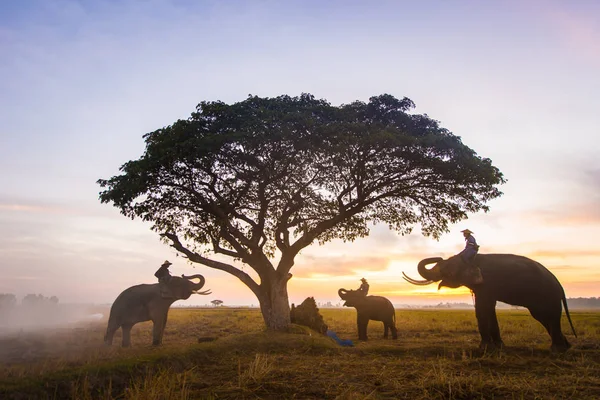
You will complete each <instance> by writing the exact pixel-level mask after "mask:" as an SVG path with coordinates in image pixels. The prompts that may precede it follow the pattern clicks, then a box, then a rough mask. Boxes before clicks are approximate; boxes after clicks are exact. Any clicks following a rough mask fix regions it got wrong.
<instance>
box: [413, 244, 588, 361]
mask: <svg viewBox="0 0 600 400" xmlns="http://www.w3.org/2000/svg"><path fill="white" fill-rule="evenodd" d="M433 263H435V265H434V266H433V267H432V268H431V269H427V268H426V266H427V265H429V264H433ZM473 263H474V265H475V266H477V267H479V269H480V271H481V275H482V277H483V282H482V283H479V284H473V283H470V278H469V273H468V272H467V271H466V267H465V265H464V264H463V261H462V260H461V258H460V256H458V255H457V256H453V257H450V258H448V259H447V260H444V259H443V258H441V257H433V258H426V259H424V260H421V262H419V264H418V271H419V274H420V275H421V276H422V277H423V278H424V279H425V280H416V279H412V278H410V277H409V276H407V275H406V274H404V272H403V273H402V274H403V275H404V279H405V280H407V281H408V282H409V283H412V284H414V285H428V284H430V283H433V282H438V281H439V282H440V283H439V286H438V289H439V288H441V287H443V286H447V287H451V288H456V287H459V286H466V287H468V288H469V289H471V290H472V292H473V294H474V296H475V315H476V317H477V324H478V327H479V333H480V335H481V344H480V346H481V347H482V348H488V347H490V348H494V347H501V346H503V345H504V343H503V342H502V339H501V338H500V329H499V327H498V319H497V318H496V302H497V301H501V302H504V303H508V304H512V305H515V306H522V307H526V308H527V309H529V312H530V313H531V315H532V316H533V318H535V319H536V320H538V321H539V322H540V323H541V324H542V325H543V326H544V328H546V330H547V331H548V334H550V337H551V338H552V347H551V349H552V350H554V351H565V350H567V349H568V348H569V347H571V345H570V344H569V342H568V341H567V338H566V337H565V336H564V335H563V333H562V330H561V327H560V319H561V315H562V304H564V305H565V311H566V314H567V318H568V320H569V324H570V325H571V329H572V330H573V334H574V335H575V337H577V334H576V333H575V328H573V323H572V322H571V316H570V315H569V308H568V307H567V299H566V297H565V291H564V290H563V287H562V286H561V284H560V282H559V281H558V279H556V277H555V276H554V275H553V274H552V272H550V271H548V270H547V269H546V268H545V267H544V266H543V265H542V264H540V263H538V262H536V261H534V260H531V259H529V258H527V257H523V256H518V255H514V254H478V255H476V256H475V258H474V260H473ZM561 303H562V304H561Z"/></svg>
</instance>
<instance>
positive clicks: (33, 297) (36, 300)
mask: <svg viewBox="0 0 600 400" xmlns="http://www.w3.org/2000/svg"><path fill="white" fill-rule="evenodd" d="M43 299H44V296H42V295H41V294H33V293H30V294H28V295H26V296H25V297H23V300H21V304H22V305H24V306H36V305H38V304H40V303H41V302H42V300H43Z"/></svg>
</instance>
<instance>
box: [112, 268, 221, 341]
mask: <svg viewBox="0 0 600 400" xmlns="http://www.w3.org/2000/svg"><path fill="white" fill-rule="evenodd" d="M196 278H198V279H199V280H200V282H198V283H194V282H192V279H196ZM204 283H205V279H204V277H203V276H202V275H192V276H185V275H181V278H180V277H178V276H172V277H170V278H169V279H168V280H167V281H166V282H162V283H155V284H152V285H149V284H141V285H136V286H132V287H130V288H128V289H125V290H124V291H123V292H122V293H121V294H120V295H119V296H118V297H117V299H116V300H115V302H114V303H113V305H112V307H111V309H110V317H109V318H108V327H107V328H106V335H105V336H104V342H105V343H106V344H107V345H109V346H110V345H111V344H112V341H113V336H114V334H115V332H116V331H117V329H119V328H122V331H123V347H129V346H131V328H132V327H133V326H134V325H135V324H137V323H138V322H144V321H150V320H152V323H153V325H154V326H153V329H152V344H153V345H154V346H158V345H160V344H161V343H162V337H163V333H164V330H165V326H166V324H167V314H168V313H169V308H170V307H171V304H173V303H174V302H176V301H177V300H186V299H188V298H189V297H190V296H191V295H192V294H202V295H207V294H210V290H206V291H203V292H198V290H200V289H202V287H203V286H204Z"/></svg>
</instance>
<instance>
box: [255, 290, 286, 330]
mask: <svg viewBox="0 0 600 400" xmlns="http://www.w3.org/2000/svg"><path fill="white" fill-rule="evenodd" d="M288 279H289V278H283V279H281V278H275V279H273V280H268V281H265V282H262V283H261V295H260V296H258V301H259V302H260V310H261V312H262V315H263V319H264V320H265V325H266V326H267V329H270V330H285V329H286V328H288V327H289V326H290V303H289V299H288V292H287V282H288Z"/></svg>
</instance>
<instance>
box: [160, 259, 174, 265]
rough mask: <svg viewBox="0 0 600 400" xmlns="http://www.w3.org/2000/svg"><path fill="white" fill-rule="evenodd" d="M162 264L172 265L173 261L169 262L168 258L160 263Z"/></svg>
mask: <svg viewBox="0 0 600 400" xmlns="http://www.w3.org/2000/svg"><path fill="white" fill-rule="evenodd" d="M162 265H173V263H172V262H169V260H165V262H164V263H162Z"/></svg>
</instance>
